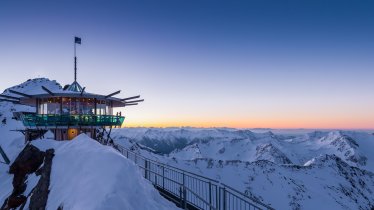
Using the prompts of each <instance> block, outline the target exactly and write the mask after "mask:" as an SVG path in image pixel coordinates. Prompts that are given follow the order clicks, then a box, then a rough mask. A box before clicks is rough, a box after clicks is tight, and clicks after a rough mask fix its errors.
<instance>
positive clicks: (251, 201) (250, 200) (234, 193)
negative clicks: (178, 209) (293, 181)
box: [112, 143, 274, 210]
mask: <svg viewBox="0 0 374 210" xmlns="http://www.w3.org/2000/svg"><path fill="white" fill-rule="evenodd" d="M112 146H113V147H114V148H115V149H117V150H118V151H120V152H121V153H123V150H125V151H126V152H127V154H128V153H131V154H133V155H134V158H141V159H143V160H144V161H148V162H151V163H154V164H156V165H157V166H162V167H164V168H165V169H167V170H171V171H175V172H178V173H183V175H187V176H189V177H192V178H195V179H197V180H199V181H202V182H206V183H211V184H215V185H216V186H217V187H219V188H224V189H225V190H226V191H227V192H228V193H230V194H231V195H232V196H235V197H237V198H238V199H241V200H243V201H245V202H247V203H248V204H250V205H252V206H254V207H256V208H258V209H261V208H265V209H270V210H273V209H274V208H272V207H270V206H268V205H266V204H264V203H262V202H260V201H258V200H256V199H254V198H252V197H250V196H249V195H246V194H244V193H242V192H240V191H238V190H236V189H234V188H232V187H230V186H228V185H226V184H224V183H221V182H219V181H217V180H214V179H211V178H208V177H204V176H201V175H198V174H195V173H192V172H189V171H186V170H183V169H180V168H176V167H174V166H170V165H168V164H165V163H162V162H159V161H156V160H152V159H149V158H147V157H145V156H143V155H140V154H137V153H136V152H134V151H132V150H130V149H128V148H125V147H124V146H122V145H119V144H115V143H112ZM121 150H122V151H121ZM123 155H124V154H123ZM127 156H128V155H127ZM135 163H136V161H135ZM136 164H137V165H138V166H139V167H140V168H142V169H144V170H145V171H149V172H150V173H154V174H157V175H158V176H161V177H163V178H165V179H168V180H170V181H172V182H174V183H177V184H178V185H182V184H183V183H180V182H178V181H175V180H172V179H170V178H168V177H165V176H163V175H161V174H159V173H157V172H154V171H152V170H151V169H149V168H148V169H147V168H146V167H143V166H141V165H139V164H138V163H136ZM202 179H203V180H202ZM207 180H208V181H207ZM212 182H213V183H212ZM183 187H185V188H186V189H187V190H189V191H190V192H191V193H192V194H194V196H197V197H198V198H199V199H201V200H202V201H203V202H204V203H205V204H206V205H209V206H210V207H211V209H212V208H215V207H214V206H212V205H211V204H210V203H209V202H208V201H206V200H204V199H203V198H202V197H200V196H199V195H197V194H196V193H195V192H194V191H193V190H192V189H190V188H188V187H186V186H183ZM239 196H240V197H239ZM217 199H218V197H217ZM245 199H248V200H247V201H246V200H245ZM219 202H221V201H219ZM193 205H194V204H193ZM258 206H261V207H258Z"/></svg>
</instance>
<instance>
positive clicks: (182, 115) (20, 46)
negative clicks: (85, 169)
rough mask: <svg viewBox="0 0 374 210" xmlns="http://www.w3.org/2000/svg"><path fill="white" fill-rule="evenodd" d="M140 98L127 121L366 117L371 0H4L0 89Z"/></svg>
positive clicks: (371, 74)
mask: <svg viewBox="0 0 374 210" xmlns="http://www.w3.org/2000/svg"><path fill="white" fill-rule="evenodd" d="M75 35H76V36H80V37H81V38H82V45H81V46H79V47H78V69H79V70H78V81H79V82H80V83H81V85H82V86H86V87H87V88H86V90H87V91H89V92H95V93H102V94H108V93H111V92H114V91H116V90H118V89H121V90H122V93H121V95H120V96H121V97H126V96H132V95H136V94H141V95H142V97H143V98H144V99H145V102H144V103H142V104H141V105H140V106H132V107H129V108H126V109H124V110H122V112H123V113H125V114H126V116H127V122H126V124H125V125H127V126H202V127H214V126H227V127H238V128H253V127H267V128H268V127H271V128H346V129H353V128H355V129H357V128H362V129H364V128H366V129H371V128H374V110H373V108H374V92H373V91H374V1H365V0H363V1H361V0H360V1H353V0H352V1H329V0H323V1H319V0H305V1H301V0H297V1H280V0H277V1H269V0H257V1H249V0H248V1H235V0H234V1H220V0H215V1H207V0H201V1H195V0H188V1H186V0H174V1H166V0H165V1H159V0H149V1H135V0H134V1H66V0H65V1H51V0H48V1H47V0H46V1H38V0H36V1H17V0H12V1H6V0H5V1H1V2H0V73H1V83H0V89H1V90H3V89H5V88H7V87H9V86H13V85H16V84H19V83H21V82H23V81H25V80H27V79H29V78H34V77H47V78H50V79H55V80H57V81H59V82H60V83H61V84H63V85H64V84H68V83H71V82H72V81H73V36H75Z"/></svg>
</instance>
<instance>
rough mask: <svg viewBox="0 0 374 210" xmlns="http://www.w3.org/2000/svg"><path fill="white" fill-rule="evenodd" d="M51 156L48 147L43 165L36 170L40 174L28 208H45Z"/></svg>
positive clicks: (32, 209) (36, 209)
mask: <svg viewBox="0 0 374 210" xmlns="http://www.w3.org/2000/svg"><path fill="white" fill-rule="evenodd" d="M53 156H54V150H53V149H49V150H47V151H46V154H45V160H44V165H43V167H42V168H41V169H40V170H38V172H40V175H41V176H40V179H39V182H38V184H37V185H36V187H35V188H34V190H33V193H32V195H31V199H30V206H29V209H30V210H34V209H35V210H39V209H45V207H46V205H47V200H48V194H49V183H50V176H51V171H52V159H53Z"/></svg>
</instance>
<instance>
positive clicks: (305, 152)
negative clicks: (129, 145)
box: [112, 128, 374, 171]
mask: <svg viewBox="0 0 374 210" xmlns="http://www.w3.org/2000/svg"><path fill="white" fill-rule="evenodd" d="M112 136H113V138H114V139H117V140H123V141H128V140H130V141H132V142H137V143H140V144H143V145H145V146H147V147H150V148H152V149H154V150H156V151H158V152H161V153H163V154H167V155H169V156H171V157H175V158H177V159H184V160H191V159H194V158H213V159H219V160H242V161H256V160H269V161H272V162H275V163H278V164H296V165H304V164H305V163H306V162H308V161H309V160H311V159H312V158H314V157H317V156H319V155H324V154H329V155H332V154H334V155H336V156H338V157H340V158H341V159H343V160H345V161H346V162H347V163H349V164H350V165H352V166H356V167H361V168H363V169H366V170H371V171H374V155H372V152H371V151H370V149H369V148H374V136H373V135H371V134H369V133H363V132H355V131H330V132H322V131H316V132H312V133H308V134H304V135H295V136H290V135H275V134H274V133H272V132H265V133H255V132H252V131H250V130H237V129H222V128H220V129H214V128H210V129H201V128H166V129H160V128H125V129H116V130H114V131H113V134H112ZM160 148H161V149H160Z"/></svg>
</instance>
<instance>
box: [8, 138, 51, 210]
mask: <svg viewBox="0 0 374 210" xmlns="http://www.w3.org/2000/svg"><path fill="white" fill-rule="evenodd" d="M44 156H45V153H44V152H42V151H40V150H39V149H38V148H36V147H35V146H33V145H31V144H28V145H26V147H25V148H24V149H23V150H22V152H21V153H20V154H19V155H18V157H17V158H16V160H15V161H14V162H13V163H12V165H11V166H10V168H9V173H10V174H14V177H13V182H12V184H13V191H12V194H11V195H10V196H9V197H8V198H7V199H6V200H5V202H4V204H3V206H2V208H1V209H4V210H8V209H14V208H17V207H19V206H20V205H22V204H24V203H25V202H26V200H27V198H26V197H25V196H24V195H22V194H23V193H24V192H25V190H26V187H27V185H26V183H25V182H26V180H27V175H28V174H31V173H34V172H35V171H36V170H38V168H39V167H40V166H41V165H42V164H43V160H44Z"/></svg>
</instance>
